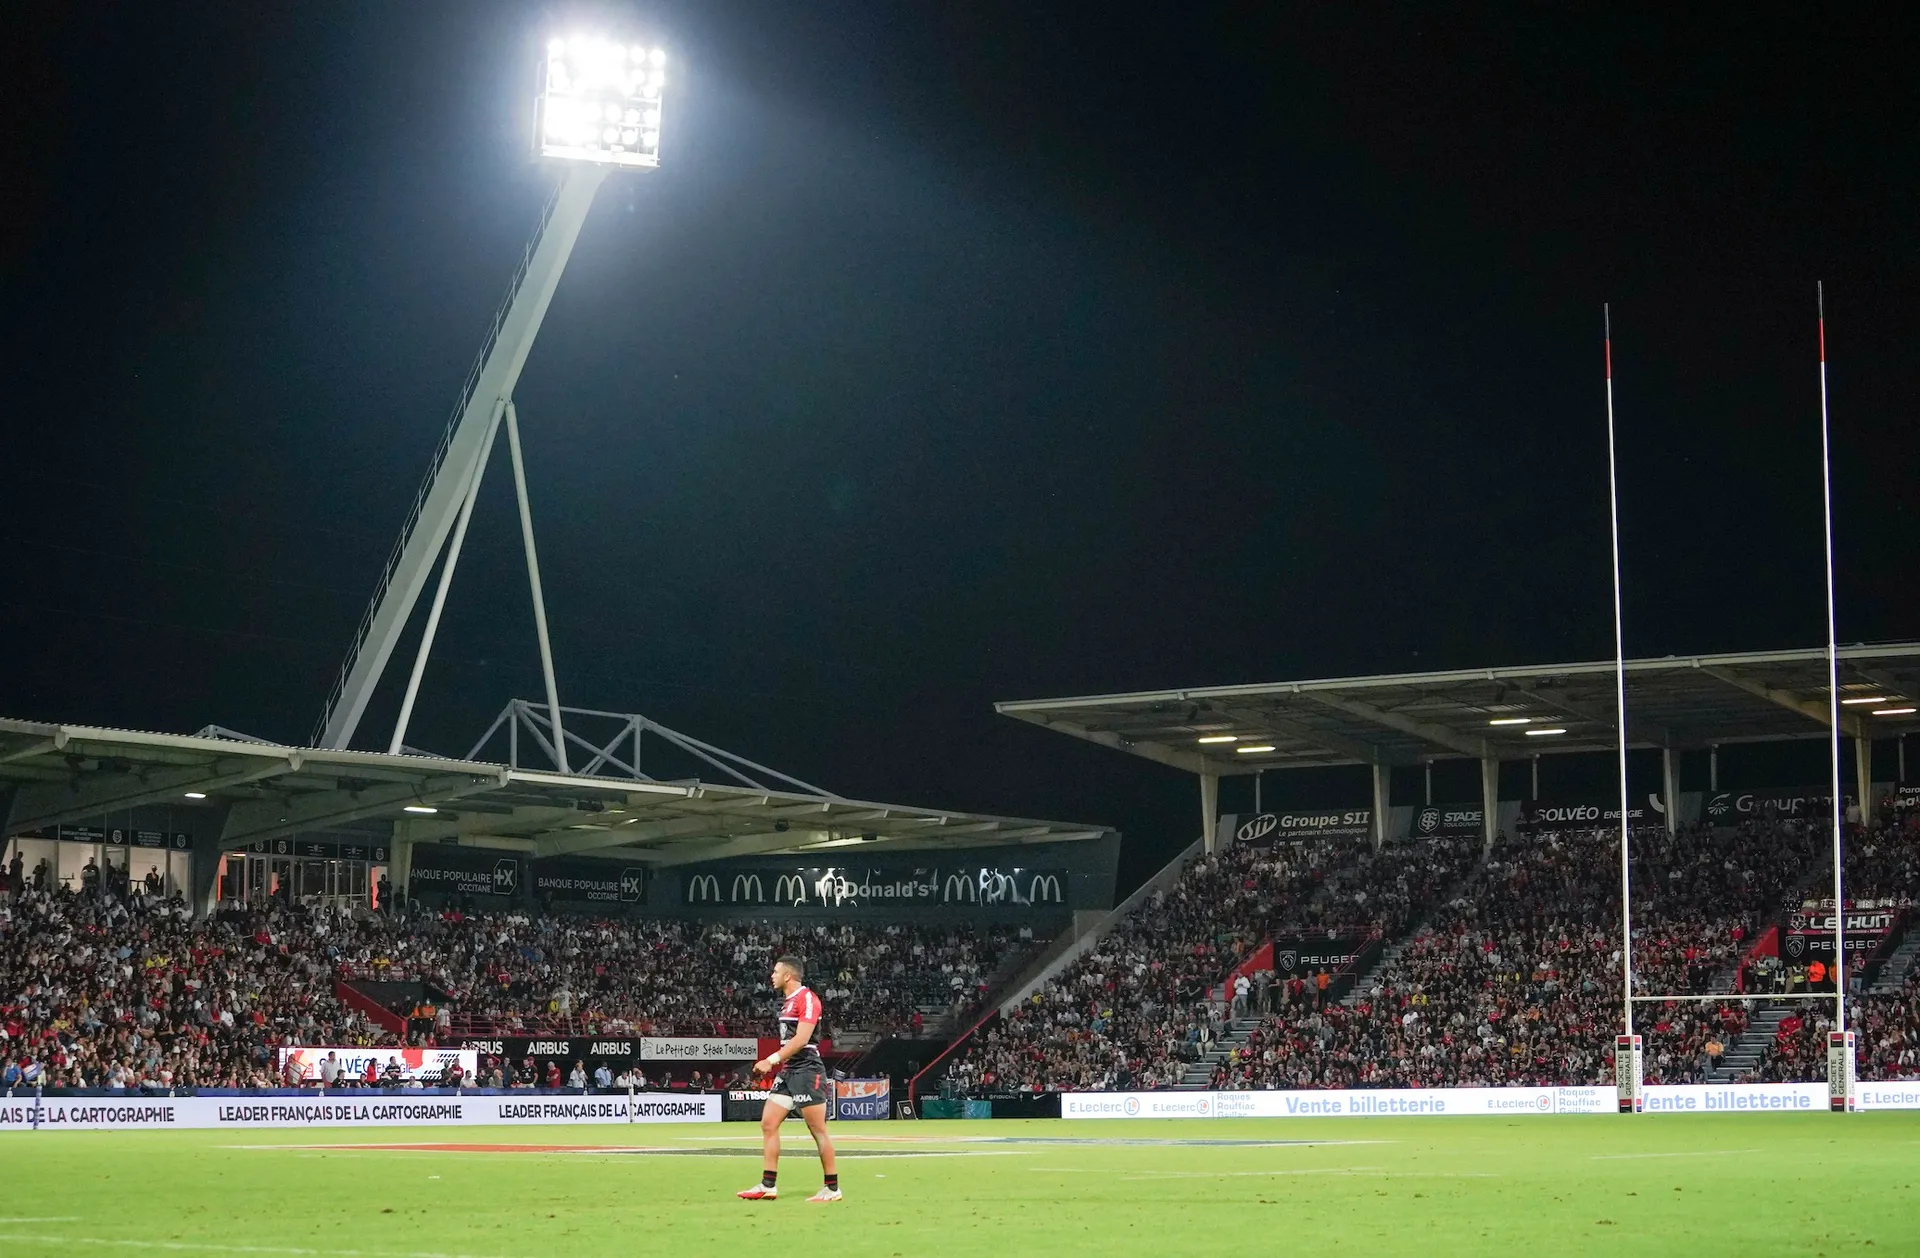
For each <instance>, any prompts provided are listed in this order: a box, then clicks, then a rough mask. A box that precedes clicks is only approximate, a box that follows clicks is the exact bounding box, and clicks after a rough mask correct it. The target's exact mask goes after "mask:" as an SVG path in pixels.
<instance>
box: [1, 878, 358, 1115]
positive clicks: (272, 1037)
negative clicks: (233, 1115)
mask: <svg viewBox="0 0 1920 1258" xmlns="http://www.w3.org/2000/svg"><path fill="white" fill-rule="evenodd" d="M330 933H331V928H330V927H329V926H328V925H327V924H326V923H325V922H321V921H314V922H300V923H295V922H293V921H290V920H287V919H286V918H284V917H279V916H271V915H247V914H228V915H223V916H222V917H221V918H219V919H218V920H213V921H207V922H198V923H196V922H194V921H193V920H192V916H191V914H190V913H189V912H188V911H187V909H186V907H185V906H184V905H182V904H181V903H180V902H179V901H178V900H177V899H172V900H162V899H160V898H158V897H155V896H148V895H144V894H131V895H127V896H120V895H116V894H113V893H112V892H111V891H102V890H100V889H98V888H95V889H93V890H90V891H83V892H73V891H67V890H54V891H44V890H35V889H33V888H32V887H31V886H30V885H29V886H27V887H24V888H20V889H18V890H15V891H13V892H12V893H11V895H10V896H9V897H7V898H6V899H4V900H0V1056H4V1058H5V1068H6V1069H8V1070H10V1071H11V1072H12V1073H13V1075H14V1076H15V1078H16V1081H17V1082H20V1083H26V1084H30V1085H31V1084H38V1085H40V1086H44V1087H75V1088H79V1087H93V1088H106V1089H110V1090H113V1091H122V1090H126V1091H138V1090H161V1091H165V1090H167V1089H171V1088H175V1087H195V1086H200V1087H230V1088H236V1087H267V1086H271V1085H272V1084H273V1083H274V1082H275V1078H274V1072H275V1066H276V1063H275V1054H274V1051H273V1050H274V1048H275V1047H276V1046H277V1045H279V1044H282V1043H287V1042H306V1043H322V1042H324V1043H335V1044H341V1045H368V1044H376V1043H381V1042H385V1041H386V1040H387V1039H388V1037H386V1036H385V1035H384V1034H383V1033H382V1032H381V1031H380V1030H379V1028H378V1027H376V1026H373V1025H372V1024H370V1023H369V1022H368V1021H367V1020H366V1019H365V1018H364V1017H363V1016H362V1015H361V1014H359V1013H357V1012H355V1011H354V1010H352V1009H349V1008H346V1007H345V1006H343V1005H342V1004H341V1003H340V1002H339V1001H337V1000H335V999H334V996H333V976H332V974H331V972H330V970H329V963H328V959H327V956H326V952H325V941H326V940H327V937H328V935H329V934H330Z"/></svg>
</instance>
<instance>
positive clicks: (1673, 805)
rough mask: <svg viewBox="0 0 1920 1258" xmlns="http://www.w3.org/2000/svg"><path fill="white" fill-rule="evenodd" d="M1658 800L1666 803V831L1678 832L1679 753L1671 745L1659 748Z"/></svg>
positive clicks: (1623, 802)
mask: <svg viewBox="0 0 1920 1258" xmlns="http://www.w3.org/2000/svg"><path fill="white" fill-rule="evenodd" d="M1620 802H1621V804H1622V805H1623V806H1625V805H1626V803H1627V801H1626V800H1621V801H1620ZM1660 802H1661V803H1662V804H1664V805H1666V810H1667V833H1668V834H1678V833H1680V753H1679V752H1677V751H1675V750H1674V749H1673V748H1671V747H1662V748H1661V749H1660Z"/></svg>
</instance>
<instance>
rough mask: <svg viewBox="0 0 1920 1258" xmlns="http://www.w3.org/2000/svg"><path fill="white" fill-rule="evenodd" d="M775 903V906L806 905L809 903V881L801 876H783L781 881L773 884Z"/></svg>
mask: <svg viewBox="0 0 1920 1258" xmlns="http://www.w3.org/2000/svg"><path fill="white" fill-rule="evenodd" d="M773 902H774V903H775V904H795V905H798V904H805V903H806V902H807V880H806V879H805V878H802V877H801V876H800V875H799V874H781V875H780V881H779V882H776V883H775V884H773Z"/></svg>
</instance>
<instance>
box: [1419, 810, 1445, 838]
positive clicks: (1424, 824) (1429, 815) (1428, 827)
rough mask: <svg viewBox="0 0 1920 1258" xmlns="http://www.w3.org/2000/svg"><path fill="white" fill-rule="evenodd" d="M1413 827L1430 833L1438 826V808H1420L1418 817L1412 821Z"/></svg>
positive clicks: (1424, 832) (1423, 832) (1421, 831)
mask: <svg viewBox="0 0 1920 1258" xmlns="http://www.w3.org/2000/svg"><path fill="white" fill-rule="evenodd" d="M1414 827H1415V828H1416V829H1417V830H1419V831H1420V833H1422V834H1432V833H1433V832H1434V831H1435V830H1438V829H1439V828H1440V810H1439V809H1438V808H1422V809H1421V810H1420V815H1419V817H1418V818H1416V819H1415V821H1414Z"/></svg>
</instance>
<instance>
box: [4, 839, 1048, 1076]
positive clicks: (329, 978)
mask: <svg viewBox="0 0 1920 1258" xmlns="http://www.w3.org/2000/svg"><path fill="white" fill-rule="evenodd" d="M120 885H123V884H116V883H112V882H107V881H104V880H99V879H91V880H87V881H86V882H85V883H83V885H82V887H81V888H79V889H77V890H76V889H69V888H65V887H59V886H57V885H56V886H54V887H53V888H51V889H42V888H38V887H36V886H35V884H34V883H33V882H32V881H31V879H30V878H26V879H21V880H19V881H18V883H17V884H16V882H15V880H13V879H12V878H11V877H9V879H8V882H7V885H6V889H5V893H4V894H0V1072H5V1071H8V1070H10V1071H11V1077H12V1078H13V1080H14V1082H15V1083H16V1084H19V1083H22V1082H24V1083H29V1084H38V1085H40V1086H46V1087H91V1088H110V1089H114V1090H119V1089H122V1088H125V1089H133V1090H138V1089H142V1088H149V1089H155V1088H157V1089H168V1088H176V1087H265V1086H270V1085H272V1084H274V1083H275V1082H277V1080H276V1078H275V1071H276V1066H277V1060H276V1059H277V1054H276V1052H275V1050H276V1049H277V1048H278V1047H280V1046H282V1045H287V1044H314V1045H333V1046H339V1047H374V1046H388V1045H391V1046H398V1045H400V1044H401V1043H402V1042H404V1043H406V1044H411V1045H433V1044H436V1043H443V1042H449V1041H451V1040H452V1039H454V1038H455V1037H457V1036H458V1035H460V1034H462V1033H467V1034H483V1035H509V1034H530V1035H543V1034H560V1035H570V1034H577V1035H594V1034H604V1035H611V1036H621V1035H653V1034H667V1035H672V1034H694V1035H733V1036H745V1035H754V1036H757V1035H760V1034H764V1033H766V1032H767V1031H768V1029H769V1024H770V1021H771V1018H772V1016H773V1012H774V997H773V996H772V994H771V993H770V991H769V989H768V984H767V978H766V976H767V974H768V972H769V971H770V970H771V968H772V960H773V958H774V957H775V956H777V955H780V954H782V953H793V954H797V955H799V956H802V957H804V958H806V961H807V965H808V980H809V982H810V984H811V985H812V986H813V988H814V989H815V990H816V991H818V992H819V993H820V995H821V997H822V999H823V1000H824V1001H825V1002H826V1006H827V1009H828V1010H829V1018H828V1031H827V1033H828V1034H834V1033H841V1032H850V1031H868V1032H873V1033H876V1034H902V1035H914V1034H917V1033H920V1032H921V1031H922V1030H923V1029H924V1028H925V1021H926V1019H927V1018H928V1017H929V1016H931V1017H936V1018H937V1017H939V1016H941V1015H943V1014H955V1015H965V1014H968V1013H970V1012H971V1011H972V1010H973V1008H974V1007H975V1006H976V1005H977V1004H978V1003H979V1002H980V1001H981V1000H982V999H983V998H984V997H985V996H986V994H987V991H988V988H989V986H990V984H991V983H992V982H993V981H995V980H996V979H998V978H1001V977H1005V974H1006V971H1008V970H1010V969H1012V968H1014V967H1017V965H1018V964H1019V963H1020V962H1021V961H1022V960H1023V959H1024V958H1025V957H1026V956H1028V955H1030V953H1031V951H1032V950H1033V949H1034V948H1036V947H1038V946H1040V944H1041V943H1043V942H1044V940H1035V938H1034V936H1033V932H1032V931H1031V929H1029V928H1024V927H1022V928H993V929H975V928H965V927H957V926H934V925H919V924H913V925H906V924H894V925H866V926H857V927H856V926H853V925H849V924H833V925H826V924H810V923H808V924H800V923H791V922H789V923H773V922H765V921H754V922H732V923H712V922H708V923H701V922H692V921H679V920H660V919H635V918H622V919H618V920H612V921H609V920H599V919H593V918H586V917H567V916H558V915H554V916H546V915H539V916H529V915H526V914H518V913H516V914H504V915H492V916H489V915H472V914H466V913H461V912H458V911H442V912H429V911H426V910H423V909H420V908H419V907H418V906H413V907H412V909H411V910H410V911H407V912H404V913H400V914H396V915H392V916H389V915H385V914H374V913H369V912H366V911H364V910H347V909H343V908H330V907H325V906H303V905H289V904H286V903H283V902H280V901H270V902H268V903H265V904H260V905H238V904H226V905H223V906H222V907H221V908H220V910H219V911H218V912H217V913H216V914H215V915H214V916H213V917H212V918H210V919H209V920H206V921H199V922H196V921H194V920H193V918H192V915H191V913H190V912H189V911H188V910H187V908H186V906H185V905H184V904H182V903H181V902H180V900H179V899H178V898H170V899H168V898H162V897H160V896H158V895H152V894H148V893H147V889H146V888H145V887H144V886H142V885H140V884H135V885H133V886H132V887H131V888H129V889H128V891H126V892H125V893H122V892H120V891H118V890H117V887H118V886H120ZM340 981H346V982H354V981H361V982H388V983H391V982H396V981H398V982H402V983H408V984H416V985H417V986H416V987H415V988H414V990H416V991H421V992H425V993H429V994H427V995H425V996H422V997H420V998H418V999H417V1000H416V1001H415V1002H414V1003H412V1004H410V1005H405V1006H403V1007H402V1008H400V1009H399V1010H398V1011H397V1016H383V1015H382V1014H380V1012H379V1011H378V1010H377V1009H372V1008H370V1009H369V1010H368V1011H366V1012H362V1011H361V1010H359V1009H356V1008H353V1007H350V1006H349V1004H347V1003H343V1002H342V1000H340V999H338V998H336V983H337V982H340ZM370 990H378V989H370ZM389 1026H393V1027H395V1028H396V1029H394V1030H389V1029H387V1027H389ZM511 1069H512V1068H509V1072H510V1073H511ZM542 1082H544V1080H542Z"/></svg>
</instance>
